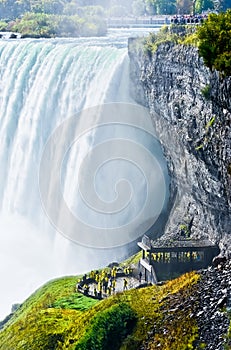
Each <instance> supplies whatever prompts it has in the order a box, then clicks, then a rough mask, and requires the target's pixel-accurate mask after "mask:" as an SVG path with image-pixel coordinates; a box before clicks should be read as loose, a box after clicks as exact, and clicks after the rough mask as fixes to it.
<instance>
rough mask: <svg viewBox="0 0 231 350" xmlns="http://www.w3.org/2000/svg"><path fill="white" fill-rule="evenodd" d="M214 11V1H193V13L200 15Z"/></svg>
mask: <svg viewBox="0 0 231 350" xmlns="http://www.w3.org/2000/svg"><path fill="white" fill-rule="evenodd" d="M213 9H214V1H213V0H196V1H195V12H196V13H202V12H203V11H206V10H213Z"/></svg>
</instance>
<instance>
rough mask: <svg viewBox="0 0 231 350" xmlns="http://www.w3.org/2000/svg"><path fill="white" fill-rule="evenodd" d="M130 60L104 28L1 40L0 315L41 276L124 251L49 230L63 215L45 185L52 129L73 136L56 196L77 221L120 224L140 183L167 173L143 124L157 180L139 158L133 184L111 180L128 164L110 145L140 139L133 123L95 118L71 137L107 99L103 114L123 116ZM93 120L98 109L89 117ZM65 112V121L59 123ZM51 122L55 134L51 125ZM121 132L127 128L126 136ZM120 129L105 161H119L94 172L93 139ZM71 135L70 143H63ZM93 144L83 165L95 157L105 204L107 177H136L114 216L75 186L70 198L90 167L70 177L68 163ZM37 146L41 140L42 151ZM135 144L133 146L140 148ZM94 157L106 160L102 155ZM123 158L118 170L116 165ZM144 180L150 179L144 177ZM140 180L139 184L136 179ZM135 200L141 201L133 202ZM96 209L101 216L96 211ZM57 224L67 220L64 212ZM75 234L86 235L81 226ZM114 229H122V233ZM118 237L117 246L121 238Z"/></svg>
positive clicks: (141, 194)
mask: <svg viewBox="0 0 231 350" xmlns="http://www.w3.org/2000/svg"><path fill="white" fill-rule="evenodd" d="M128 68H129V67H128V57H127V49H126V45H125V42H124V41H123V42H121V41H119V40H118V41H117V42H116V43H115V41H114V42H112V41H110V40H109V39H108V38H105V39H96V38H95V39H94V40H93V39H91V40H88V39H76V40H70V39H56V40H12V41H11V40H8V41H0V105H1V110H0V139H1V147H0V227H1V234H0V246H1V249H0V266H1V267H0V277H1V289H0V299H1V302H2V303H4V304H5V307H4V306H3V305H1V308H0V309H1V314H0V316H1V315H3V314H5V313H6V312H7V311H9V305H10V304H11V303H12V302H17V301H22V300H23V299H24V298H25V297H26V296H28V294H29V293H31V292H32V291H33V290H34V289H35V288H37V287H38V286H39V285H40V284H42V283H43V282H45V281H46V280H47V279H50V278H52V277H55V276H59V275H62V274H76V273H79V272H84V271H89V270H90V269H91V268H94V267H98V266H99V265H103V264H105V263H107V262H110V261H111V260H113V259H117V260H118V259H119V258H120V257H121V256H124V252H125V248H124V246H123V244H121V247H118V248H115V249H114V247H113V246H111V247H110V246H109V248H111V249H109V250H108V251H102V250H94V249H92V248H91V247H90V246H91V245H90V244H88V243H89V242H88V241H87V239H86V241H84V242H83V245H81V242H79V241H78V239H79V237H80V240H81V239H82V238H81V236H78V238H77V239H76V237H74V238H73V236H70V235H68V234H67V235H65V232H64V235H62V234H59V233H57V232H58V231H59V227H57V226H59V225H61V224H60V222H62V215H63V212H65V208H63V207H62V206H61V204H60V202H59V200H60V198H59V197H57V198H56V197H55V196H54V195H53V193H54V192H52V191H54V187H55V185H54V183H55V181H56V180H57V179H56V177H55V176H54V174H53V173H54V171H55V170H54V169H55V165H54V167H53V165H52V167H51V166H50V163H49V162H51V160H52V161H53V159H56V158H57V156H56V153H57V148H58V147H59V146H57V142H58V138H59V137H61V138H62V139H64V141H63V142H64V143H65V141H66V139H69V138H70V139H71V141H69V143H70V145H69V146H68V147H69V148H67V149H65V152H64V154H63V159H62V169H61V170H62V171H61V175H60V183H61V187H62V193H63V197H64V199H65V201H66V202H67V203H68V207H69V212H70V213H71V214H72V215H77V214H78V213H80V216H81V219H82V220H83V221H84V220H85V219H86V218H89V222H90V225H91V227H96V226H97V225H98V226H99V229H100V227H101V226H103V227H104V228H109V229H111V226H113V228H116V225H117V223H119V226H120V227H122V226H124V225H125V226H126V220H127V218H128V217H130V215H133V216H136V215H137V214H136V212H138V211H139V209H140V206H141V207H142V206H143V205H144V203H145V200H146V199H145V198H146V197H145V195H146V194H147V192H148V191H152V190H155V189H157V187H158V186H159V185H160V184H161V185H162V186H163V183H164V181H166V179H165V175H164V176H162V172H163V173H165V172H166V169H164V168H165V165H164V161H163V159H162V155H161V151H160V149H159V148H158V147H159V146H158V144H157V143H155V142H154V144H153V141H151V140H149V137H150V136H147V135H146V134H145V130H146V129H145V130H142V131H141V133H142V132H143V133H144V134H143V136H142V138H143V139H144V140H143V146H142V147H145V144H147V145H146V146H147V148H148V152H147V155H146V158H145V159H146V163H149V162H150V163H151V162H152V158H153V157H152V156H151V154H152V152H153V148H155V152H156V153H155V159H156V158H157V159H158V162H157V163H158V164H157V163H155V164H154V167H155V166H156V167H157V168H158V166H159V164H161V167H162V168H163V169H164V170H163V169H162V170H161V171H159V170H158V171H159V172H158V171H157V172H152V170H151V168H148V169H146V171H147V173H148V174H151V173H152V175H151V177H152V180H153V181H154V182H155V181H156V182H157V186H156V187H155V188H154V189H152V187H149V188H147V185H146V184H145V183H144V184H143V183H142V181H143V180H142V178H143V172H144V170H143V168H144V167H146V165H145V164H143V165H142V166H141V167H140V168H138V169H134V173H133V175H132V180H129V181H130V184H131V186H130V187H133V190H132V189H129V190H128V187H127V185H126V184H125V185H124V184H123V183H122V184H121V183H119V181H120V178H121V176H122V178H123V177H125V178H126V176H129V174H130V172H131V170H130V168H128V167H127V165H125V159H124V158H123V157H121V155H120V153H118V152H119V151H120V152H122V151H123V150H124V149H126V150H127V152H129V150H130V149H129V147H128V146H127V142H128V141H129V142H130V141H131V139H133V140H135V141H134V143H135V144H136V143H137V142H138V140H139V138H140V137H141V136H140V134H139V133H137V126H136V127H135V128H133V130H132V131H128V129H127V128H128V126H127V125H125V126H123V127H121V125H114V124H113V125H112V126H109V129H108V125H106V126H105V127H104V129H102V130H103V131H102V132H101V131H100V130H101V129H100V127H99V125H97V131H94V132H92V133H90V132H89V131H86V132H85V133H84V135H83V136H81V137H80V139H79V140H78V142H75V141H76V139H75V138H74V136H73V135H75V131H74V130H75V129H77V130H82V129H83V127H85V124H86V120H88V119H89V120H90V119H91V118H92V119H91V120H92V123H93V124H94V122H95V121H94V118H95V117H94V116H95V113H96V115H97V111H98V108H99V107H98V106H102V105H104V106H111V105H110V104H109V103H112V102H113V103H114V104H113V105H112V107H109V110H108V109H107V108H108V107H106V109H107V116H106V118H107V117H108V115H111V114H110V113H112V114H113V117H114V116H115V115H116V114H117V112H118V113H119V114H121V115H122V116H123V118H125V119H126V118H127V112H126V111H125V109H124V105H122V106H121V107H120V104H116V102H120V103H121V102H123V103H124V104H126V105H129V106H132V105H131V103H132V101H131V99H130V97H129V86H128V84H129V69H128ZM110 108H111V109H110ZM115 108H116V110H115ZM117 108H119V110H117ZM132 108H133V107H131V111H130V119H129V122H128V124H129V123H130V120H131V118H133V115H134V118H135V115H136V114H137V118H138V114H139V113H140V112H141V111H142V112H143V110H139V109H138V111H137V108H138V107H134V108H135V109H134V110H133V109H132ZM129 109H130V107H129ZM131 113H132V116H131ZM128 114H129V113H128ZM89 115H90V116H89ZM110 118H111V117H110ZM110 118H109V119H110ZM147 119H148V117H147ZM97 120H98V119H97V117H96V122H97ZM105 120H106V119H105ZM137 120H138V119H137ZM67 121H68V126H66V124H65V123H67ZM120 122H121V120H120ZM90 126H91V125H89V128H90ZM110 127H111V129H110ZM60 128H61V129H60ZM142 128H143V127H142ZM148 128H151V126H148ZM56 130H57V132H59V133H58V134H57V133H56V134H55V132H56ZM79 133H80V131H79ZM129 133H130V134H131V135H130V136H129V137H128V136H127V134H129ZM151 133H152V131H151V132H150V134H151ZM52 135H54V136H52ZM60 135H61V136H60ZM63 135H64V136H63ZM121 135H122V138H124V139H126V140H125V141H126V143H123V144H122V146H121V147H120V148H121V149H118V146H113V147H112V146H111V145H110V146H109V147H107V151H108V152H109V153H110V154H114V156H113V159H112V163H113V162H114V163H115V162H117V163H115V164H114V167H113V170H111V169H110V168H108V167H107V166H108V164H109V165H110V162H109V163H108V164H106V169H105V170H102V172H101V173H100V174H101V175H97V174H98V170H97V169H99V164H98V163H97V161H96V159H97V157H99V159H101V158H100V157H103V155H104V152H102V149H101V148H100V147H101V146H102V144H104V143H108V142H109V141H110V140H111V139H113V140H114V139H115V138H116V137H119V138H121ZM125 135H126V136H125ZM52 137H53V139H52ZM55 137H56V139H55V141H54V138H55ZM75 137H76V135H75ZM72 138H73V140H74V141H73V143H74V146H73V145H72V144H71V142H72ZM51 140H52V141H51ZM113 142H114V141H113ZM113 142H110V144H112V143H113ZM72 146H73V147H72ZM49 147H50V148H49ZM47 148H48V150H47ZM94 148H97V149H98V148H99V150H98V156H97V157H95V156H94V153H93V156H91V157H90V159H88V169H89V163H90V164H91V166H93V165H92V164H93V163H94V161H95V164H94V166H95V167H96V170H97V171H96V180H97V176H98V181H96V186H95V189H94V190H95V191H96V192H97V193H98V192H100V189H101V190H102V188H103V193H102V194H101V197H100V196H99V197H100V200H99V201H98V202H97V203H98V204H99V203H101V201H104V202H106V204H107V205H109V204H110V205H111V207H112V203H113V201H115V200H116V198H117V197H116V196H118V193H117V194H115V192H113V191H112V192H113V193H114V194H110V193H109V192H110V189H111V188H114V187H115V184H116V185H118V184H119V187H118V191H119V193H121V189H122V192H123V191H128V192H129V193H130V194H131V195H132V194H134V188H136V187H137V191H138V197H136V199H135V200H134V201H133V202H132V209H129V206H128V204H129V203H130V202H129V201H130V199H129V201H127V202H126V201H125V202H126V203H125V204H124V206H125V207H126V213H125V214H124V216H123V218H122V219H120V218H117V219H116V221H113V223H111V219H110V218H111V216H112V215H111V213H113V210H115V208H114V207H113V208H114V209H113V208H112V209H111V212H110V213H109V214H110V215H106V217H105V215H104V211H105V210H104V209H102V213H101V214H100V215H99V216H95V213H93V214H89V215H88V213H86V209H83V210H82V209H81V208H82V199H81V198H82V197H81V196H79V197H78V198H79V199H77V200H76V198H77V196H78V191H79V187H78V186H77V185H78V184H79V183H82V184H83V186H84V187H85V189H86V188H87V187H88V185H89V184H88V183H86V179H85V177H86V178H88V175H89V174H88V173H89V171H88V170H86V171H85V173H84V174H85V175H84V176H83V178H81V179H80V178H78V177H76V172H77V171H78V169H79V168H80V167H81V161H82V160H83V159H84V158H85V157H86V155H87V153H88V152H89V150H90V153H91V152H92V150H94ZM44 149H45V150H47V151H46V152H45V156H44ZM131 153H132V152H131ZM136 154H139V149H137V151H136ZM127 156H129V155H127ZM140 158H141V157H140ZM41 159H42V161H41ZM102 162H104V159H103V158H102ZM135 162H136V159H134V160H132V161H131V163H133V164H132V167H133V168H135V165H136V164H135ZM41 164H42V165H41ZM121 168H122V169H123V170H122V172H121V171H120V170H118V171H117V169H121ZM158 169H159V168H158ZM57 173H58V171H57ZM38 174H40V178H39V176H38ZM134 174H135V175H134ZM58 175H59V174H58ZM145 176H146V175H145ZM108 178H109V180H108ZM152 180H151V178H150V179H149V181H150V183H152ZM39 181H40V182H39ZM57 181H59V176H58V180H57ZM138 183H139V184H141V185H140V186H141V187H139V186H137V184H138ZM120 185H121V187H120ZM124 186H125V187H124ZM89 187H90V186H89ZM130 187H129V188H130ZM44 192H46V193H44ZM160 196H161V194H160ZM41 197H42V198H41ZM124 200H125V199H124ZM140 201H141V204H139V202H140ZM163 201H165V198H164V199H163ZM98 204H96V205H98ZM163 205H164V203H163ZM43 206H45V211H44V208H43ZM149 206H150V204H149ZM154 206H155V205H154ZM48 207H49V208H50V209H49V208H48ZM53 208H55V210H56V208H57V212H55V215H56V216H57V217H58V219H57V220H56V221H57V222H58V223H57V225H56V223H54V220H53V221H52V220H49V219H50V217H52V214H50V213H49V210H53ZM102 208H104V207H102ZM91 209H92V208H91ZM157 210H158V209H157ZM71 214H70V215H71ZM107 214H108V213H107ZM117 214H118V213H117ZM142 215H143V214H142ZM151 215H152V213H151V212H148V213H147V218H148V220H149V218H150V216H151ZM60 217H61V218H60ZM99 217H102V218H101V219H99ZM147 218H145V220H146V219H147ZM86 220H87V219H86ZM50 221H51V222H50ZM146 221H147V220H146ZM68 222H69V220H68ZM65 225H68V223H67V222H65ZM136 226H137V224H136ZM136 226H134V227H133V228H132V230H134V229H135V228H136ZM149 226H150V225H149ZM145 227H146V226H145ZM64 228H65V226H64ZM81 229H82V226H81ZM81 229H79V231H81ZM72 231H73V229H72ZM132 232H133V231H131V235H132ZM61 233H62V232H61ZM81 234H82V235H85V232H81ZM118 234H119V233H118ZM129 234H130V233H129ZM85 237H87V234H86V235H85ZM122 237H123V236H122V234H121V239H122ZM137 237H138V235H137V236H136V237H132V238H131V239H130V241H132V240H134V239H135V238H137ZM67 238H68V239H67ZM76 243H80V244H76ZM95 243H97V239H96V240H95ZM116 243H118V242H116ZM116 243H115V247H116V246H117V245H118V246H119V245H120V244H116ZM123 243H124V242H123ZM125 243H127V242H125ZM101 245H102V241H101ZM84 246H85V247H84ZM99 247H101V246H100V245H99ZM93 248H94V244H93ZM101 248H102V247H101ZM97 264H98V265H97Z"/></svg>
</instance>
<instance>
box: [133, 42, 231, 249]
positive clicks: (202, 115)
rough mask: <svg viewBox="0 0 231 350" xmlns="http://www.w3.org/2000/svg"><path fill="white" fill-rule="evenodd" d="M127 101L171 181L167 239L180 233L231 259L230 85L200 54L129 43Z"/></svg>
mask: <svg viewBox="0 0 231 350" xmlns="http://www.w3.org/2000/svg"><path fill="white" fill-rule="evenodd" d="M129 57H130V76H131V81H132V94H133V97H134V99H135V100H136V101H137V102H138V103H142V104H143V105H145V106H147V107H148V108H149V110H150V114H151V117H152V121H153V124H154V126H155V129H156V132H157V135H158V137H159V140H160V142H161V145H162V147H163V150H164V154H165V157H166V160H167V164H168V169H169V173H170V176H171V188H170V215H169V220H168V223H167V225H166V227H165V235H167V236H169V235H173V234H176V233H179V232H180V230H182V227H183V228H184V229H186V230H188V231H190V233H191V236H193V237H195V238H202V237H206V238H209V239H211V240H212V241H215V242H218V243H219V246H220V249H221V252H222V253H223V254H225V255H226V256H230V255H231V235H230V233H231V232H230V213H231V208H230V204H231V77H227V78H222V77H220V76H219V73H218V72H216V71H214V72H210V70H209V69H208V68H207V67H205V65H204V63H203V59H202V58H200V57H199V55H198V50H197V48H195V47H192V46H189V45H187V46H186V45H176V44H174V43H171V42H167V43H163V44H160V45H159V46H158V48H157V50H156V51H155V52H154V53H152V54H150V52H147V53H145V52H144V50H143V48H142V47H141V46H139V45H137V44H136V39H130V41H129Z"/></svg>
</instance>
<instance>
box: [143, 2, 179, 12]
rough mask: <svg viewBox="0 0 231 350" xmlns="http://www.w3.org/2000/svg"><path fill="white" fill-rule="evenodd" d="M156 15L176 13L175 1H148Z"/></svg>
mask: <svg viewBox="0 0 231 350" xmlns="http://www.w3.org/2000/svg"><path fill="white" fill-rule="evenodd" d="M148 1H149V3H150V6H152V7H153V11H154V13H155V14H157V15H172V14H174V13H176V0H148Z"/></svg>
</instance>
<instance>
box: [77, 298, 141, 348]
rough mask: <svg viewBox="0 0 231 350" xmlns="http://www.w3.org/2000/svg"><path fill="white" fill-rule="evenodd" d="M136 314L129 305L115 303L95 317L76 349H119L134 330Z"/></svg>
mask: <svg viewBox="0 0 231 350" xmlns="http://www.w3.org/2000/svg"><path fill="white" fill-rule="evenodd" d="M135 320H136V316H135V313H134V311H133V310H132V309H131V308H130V306H129V305H127V304H125V303H121V304H119V305H113V306H111V307H110V308H109V309H107V310H105V311H102V312H101V313H99V314H97V315H96V316H94V317H93V319H92V321H91V326H90V328H89V329H88V331H87V332H86V333H85V335H84V336H83V338H82V339H80V341H79V342H78V343H77V345H76V347H75V349H76V350H104V349H105V350H107V349H110V350H117V349H119V348H120V345H121V344H122V341H123V339H125V338H126V336H127V335H128V334H129V333H130V332H131V331H132V329H133V326H134V324H135Z"/></svg>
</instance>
